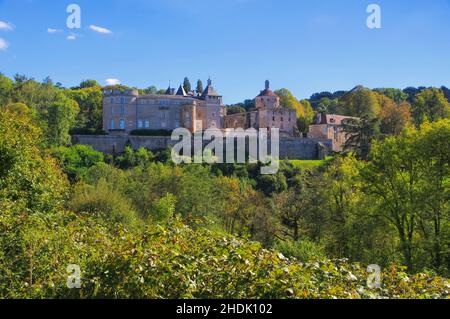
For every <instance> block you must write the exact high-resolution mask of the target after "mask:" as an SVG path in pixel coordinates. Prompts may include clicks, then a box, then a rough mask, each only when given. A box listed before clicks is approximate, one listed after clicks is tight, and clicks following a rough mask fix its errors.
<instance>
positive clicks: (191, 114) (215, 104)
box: [103, 80, 225, 135]
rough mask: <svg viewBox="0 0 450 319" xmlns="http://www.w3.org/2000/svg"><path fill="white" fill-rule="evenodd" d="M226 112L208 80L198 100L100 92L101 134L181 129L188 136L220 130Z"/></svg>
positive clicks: (180, 91) (190, 96)
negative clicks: (193, 133) (198, 131)
mask: <svg viewBox="0 0 450 319" xmlns="http://www.w3.org/2000/svg"><path fill="white" fill-rule="evenodd" d="M224 115H225V109H224V106H223V103H222V96H220V95H219V94H217V93H216V91H215V90H214V88H213V87H212V83H211V80H209V81H208V86H207V87H206V89H205V91H204V93H203V94H202V95H201V96H198V95H194V94H192V93H191V94H187V93H186V92H185V91H184V89H183V87H181V86H180V88H179V89H178V91H177V92H175V91H174V90H173V89H172V88H170V87H169V88H168V89H167V91H166V94H146V95H139V93H138V91H137V90H125V91H120V90H115V89H105V90H104V91H103V130H104V131H106V132H108V133H109V134H116V135H117V134H129V133H130V132H131V131H133V130H139V129H147V130H167V131H172V130H174V129H176V128H180V127H184V128H187V129H189V130H190V131H191V132H196V131H197V130H202V129H208V128H219V129H222V128H223V118H224Z"/></svg>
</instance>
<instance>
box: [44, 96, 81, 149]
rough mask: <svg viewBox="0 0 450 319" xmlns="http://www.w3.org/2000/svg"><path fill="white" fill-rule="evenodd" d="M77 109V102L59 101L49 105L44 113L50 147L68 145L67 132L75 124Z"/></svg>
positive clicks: (68, 136)
mask: <svg viewBox="0 0 450 319" xmlns="http://www.w3.org/2000/svg"><path fill="white" fill-rule="evenodd" d="M78 111H79V107H78V104H77V102H75V101H73V100H69V99H61V101H55V102H53V103H52V104H50V105H49V107H48V109H47V113H46V118H45V119H46V124H47V127H46V137H47V140H48V143H49V144H50V145H55V146H59V145H68V144H70V135H69V130H70V129H71V128H72V127H73V125H74V124H75V120H76V116H77V114H78Z"/></svg>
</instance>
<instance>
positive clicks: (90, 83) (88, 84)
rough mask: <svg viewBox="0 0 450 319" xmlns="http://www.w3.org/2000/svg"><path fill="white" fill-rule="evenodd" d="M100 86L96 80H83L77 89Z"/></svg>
mask: <svg viewBox="0 0 450 319" xmlns="http://www.w3.org/2000/svg"><path fill="white" fill-rule="evenodd" d="M101 87H102V86H101V85H100V84H99V83H98V82H97V81H96V80H83V81H82V82H81V83H80V86H79V87H78V88H77V89H87V88H101Z"/></svg>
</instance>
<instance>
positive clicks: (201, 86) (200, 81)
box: [197, 80, 203, 94]
mask: <svg viewBox="0 0 450 319" xmlns="http://www.w3.org/2000/svg"><path fill="white" fill-rule="evenodd" d="M197 93H198V94H202V93H203V82H202V80H198V81H197Z"/></svg>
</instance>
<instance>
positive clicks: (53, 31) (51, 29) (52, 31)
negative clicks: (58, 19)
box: [47, 28, 64, 33]
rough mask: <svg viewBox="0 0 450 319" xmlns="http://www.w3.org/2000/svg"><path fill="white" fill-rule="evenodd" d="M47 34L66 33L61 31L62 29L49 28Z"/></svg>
mask: <svg viewBox="0 0 450 319" xmlns="http://www.w3.org/2000/svg"><path fill="white" fill-rule="evenodd" d="M47 32H48V33H59V32H64V31H63V30H61V29H53V28H48V29H47Z"/></svg>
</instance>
